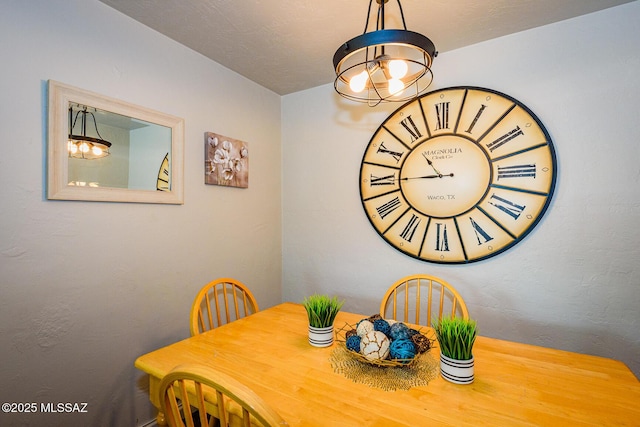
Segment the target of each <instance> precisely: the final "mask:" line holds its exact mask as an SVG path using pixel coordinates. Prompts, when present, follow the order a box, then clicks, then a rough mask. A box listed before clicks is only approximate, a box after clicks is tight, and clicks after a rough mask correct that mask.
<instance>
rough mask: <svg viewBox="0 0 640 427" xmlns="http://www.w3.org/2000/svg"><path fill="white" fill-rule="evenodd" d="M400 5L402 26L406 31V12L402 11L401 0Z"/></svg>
mask: <svg viewBox="0 0 640 427" xmlns="http://www.w3.org/2000/svg"><path fill="white" fill-rule="evenodd" d="M398 7H399V8H400V17H401V18H402V26H403V27H404V29H405V31H406V30H407V23H406V22H404V12H403V11H402V4H401V3H400V0H398Z"/></svg>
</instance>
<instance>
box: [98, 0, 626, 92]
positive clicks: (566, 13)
mask: <svg viewBox="0 0 640 427" xmlns="http://www.w3.org/2000/svg"><path fill="white" fill-rule="evenodd" d="M100 1H101V2H102V3H105V4H107V5H109V6H111V7H113V8H115V9H117V10H119V11H120V12H122V13H124V14H125V15H128V16H130V17H131V18H133V19H135V20H136V21H139V22H141V23H143V24H145V25H147V26H148V27H151V28H153V29H154V30H156V31H158V32H160V33H162V34H164V35H166V36H167V37H170V38H171V39H173V40H175V41H177V42H179V43H181V44H183V45H185V46H187V47H189V48H191V49H193V50H195V51H197V52H200V53H201V54H202V55H204V56H206V57H209V58H211V59H212V60H214V61H215V62H217V63H219V64H222V65H224V66H225V67H227V68H229V69H231V70H233V71H235V72H237V73H239V74H241V75H243V76H245V77H247V78H248V79H250V80H253V81H254V82H256V83H258V84H260V85H262V86H264V87H266V88H268V89H271V90H272V91H274V92H276V93H277V94H280V95H286V94H288V93H292V92H297V91H300V90H304V89H309V88H312V87H315V86H319V85H323V84H327V83H331V82H333V80H334V78H335V74H334V70H333V64H332V59H333V54H334V52H335V51H336V50H337V49H338V47H339V46H340V45H341V44H343V43H344V42H346V41H347V40H349V39H351V38H353V37H355V36H357V35H359V34H362V32H363V30H364V26H365V19H366V16H367V8H368V6H369V2H368V1H366V0H322V1H320V0H290V1H277V0H189V1H185V0H100ZM631 1H635V0H516V1H514V0H483V1H478V0H404V1H403V2H402V8H403V11H404V15H405V21H406V24H407V29H408V30H411V31H415V32H418V33H421V34H423V35H425V36H427V37H429V38H430V39H431V40H432V41H433V42H434V44H435V45H436V49H437V50H438V51H439V52H440V53H443V52H447V51H450V50H453V49H458V48H461V47H464V46H468V45H472V44H475V43H478V42H482V41H484V40H489V39H493V38H496V37H500V36H504V35H507V34H513V33H516V32H519V31H523V30H527V29H530V28H534V27H538V26H541V25H546V24H550V23H553V22H557V21H562V20H564V19H569V18H573V17H576V16H580V15H584V14H587V13H591V12H595V11H598V10H602V9H606V8H609V7H612V6H617V5H620V4H623V3H630V2H631ZM373 5H374V9H375V8H376V6H377V4H376V3H375V2H374V3H373ZM373 13H375V11H374V12H373ZM399 16H400V14H399V9H398V7H397V3H396V2H395V1H393V0H392V1H391V2H389V3H387V5H386V24H387V28H399V26H400V25H401V21H400V18H399ZM437 64H438V60H437V58H436V60H435V61H434V74H435V78H436V79H437V75H438V69H437V66H438V65H437Z"/></svg>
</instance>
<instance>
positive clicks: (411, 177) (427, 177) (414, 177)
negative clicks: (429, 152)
mask: <svg viewBox="0 0 640 427" xmlns="http://www.w3.org/2000/svg"><path fill="white" fill-rule="evenodd" d="M445 176H453V173H450V174H447V175H443V174H441V173H439V174H438V175H423V176H408V177H404V178H400V180H401V181H407V180H409V179H431V178H443V177H445Z"/></svg>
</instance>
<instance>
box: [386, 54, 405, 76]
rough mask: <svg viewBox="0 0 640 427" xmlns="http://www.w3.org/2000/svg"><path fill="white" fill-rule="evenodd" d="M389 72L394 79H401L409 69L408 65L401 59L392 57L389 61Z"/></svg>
mask: <svg viewBox="0 0 640 427" xmlns="http://www.w3.org/2000/svg"><path fill="white" fill-rule="evenodd" d="M388 67H389V74H390V75H391V77H393V78H394V79H401V78H403V77H404V76H406V75H407V71H409V66H408V65H407V63H406V62H405V61H403V60H402V59H392V60H391V61H389V64H388Z"/></svg>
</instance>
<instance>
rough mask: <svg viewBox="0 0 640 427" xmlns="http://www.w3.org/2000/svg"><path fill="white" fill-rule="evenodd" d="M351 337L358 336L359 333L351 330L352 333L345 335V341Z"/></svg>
mask: <svg viewBox="0 0 640 427" xmlns="http://www.w3.org/2000/svg"><path fill="white" fill-rule="evenodd" d="M351 335H358V332H357V331H356V330H355V329H351V330H350V331H347V333H346V334H344V339H345V340H346V339H347V338H349V337H350V336H351Z"/></svg>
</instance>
